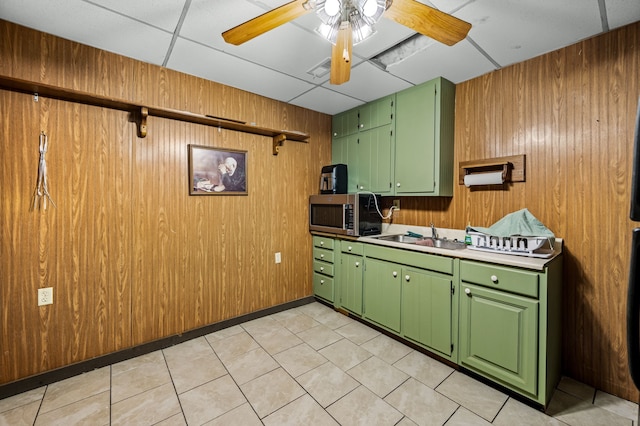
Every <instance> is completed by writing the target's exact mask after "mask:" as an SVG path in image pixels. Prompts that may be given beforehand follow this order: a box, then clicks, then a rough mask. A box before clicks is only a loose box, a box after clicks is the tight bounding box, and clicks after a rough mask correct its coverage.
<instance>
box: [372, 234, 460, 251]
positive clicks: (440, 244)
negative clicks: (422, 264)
mask: <svg viewBox="0 0 640 426" xmlns="http://www.w3.org/2000/svg"><path fill="white" fill-rule="evenodd" d="M373 238H375V239H376V240H381V241H393V242H394V243H404V244H416V245H420V246H427V247H437V248H442V249H447V250H461V249H463V248H466V247H467V246H466V244H465V243H463V242H461V241H457V240H448V239H446V238H430V237H412V236H409V235H381V236H379V237H373Z"/></svg>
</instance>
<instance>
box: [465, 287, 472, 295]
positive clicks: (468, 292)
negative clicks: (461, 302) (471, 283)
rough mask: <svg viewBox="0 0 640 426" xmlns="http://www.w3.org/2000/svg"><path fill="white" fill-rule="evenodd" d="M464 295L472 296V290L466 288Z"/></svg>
mask: <svg viewBox="0 0 640 426" xmlns="http://www.w3.org/2000/svg"><path fill="white" fill-rule="evenodd" d="M464 294H466V295H467V296H471V289H470V288H465V289H464Z"/></svg>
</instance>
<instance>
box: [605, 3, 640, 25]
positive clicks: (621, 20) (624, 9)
mask: <svg viewBox="0 0 640 426" xmlns="http://www.w3.org/2000/svg"><path fill="white" fill-rule="evenodd" d="M605 6H606V10H607V20H608V22H609V28H610V29H613V28H618V27H622V26H624V25H627V24H630V23H632V22H636V21H639V20H640V1H638V0H607V2H606V3H605Z"/></svg>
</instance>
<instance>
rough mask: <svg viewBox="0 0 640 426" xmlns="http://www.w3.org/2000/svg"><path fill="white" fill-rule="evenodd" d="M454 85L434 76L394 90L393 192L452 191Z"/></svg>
mask: <svg viewBox="0 0 640 426" xmlns="http://www.w3.org/2000/svg"><path fill="white" fill-rule="evenodd" d="M454 110H455V85H454V84H453V83H451V82H450V81H447V80H445V79H443V78H436V79H434V80H430V81H428V82H426V83H423V84H421V85H418V86H414V87H412V88H409V89H406V90H403V91H402V92H399V93H397V94H396V116H395V123H396V134H395V162H394V170H395V179H394V190H395V194H396V195H428V196H452V195H453V172H454V165H453V130H454V112H455V111H454Z"/></svg>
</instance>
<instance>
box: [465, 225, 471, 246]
mask: <svg viewBox="0 0 640 426" xmlns="http://www.w3.org/2000/svg"><path fill="white" fill-rule="evenodd" d="M470 231H471V222H467V227H466V228H465V232H466V234H465V236H464V243H465V244H466V245H468V246H470V245H471V235H469V232H470Z"/></svg>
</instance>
